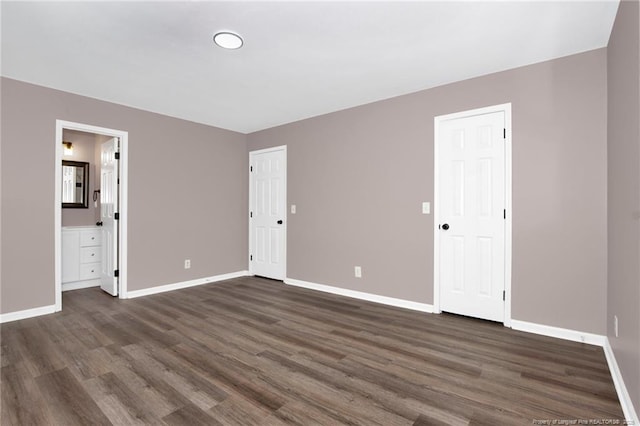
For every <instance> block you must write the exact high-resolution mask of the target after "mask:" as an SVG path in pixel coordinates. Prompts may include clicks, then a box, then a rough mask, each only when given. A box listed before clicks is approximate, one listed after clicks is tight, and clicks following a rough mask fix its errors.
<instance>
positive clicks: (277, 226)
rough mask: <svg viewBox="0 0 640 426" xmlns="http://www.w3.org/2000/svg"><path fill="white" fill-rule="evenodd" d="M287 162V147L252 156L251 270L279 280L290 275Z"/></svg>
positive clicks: (252, 153)
mask: <svg viewBox="0 0 640 426" xmlns="http://www.w3.org/2000/svg"><path fill="white" fill-rule="evenodd" d="M286 159H287V157H286V149H285V147H280V148H276V149H272V150H262V151H254V152H251V153H250V154H249V160H250V173H249V174H250V189H249V192H250V206H249V209H250V212H249V238H250V244H249V251H250V252H249V270H250V272H251V273H252V274H254V275H260V276H263V277H268V278H273V279H277V280H283V279H284V278H285V275H286V242H287V240H286V238H287V237H286V226H287V224H286V218H287V217H286V216H287V214H286V208H287V200H286V187H287V186H286V167H287V166H286Z"/></svg>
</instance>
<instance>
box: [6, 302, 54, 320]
mask: <svg viewBox="0 0 640 426" xmlns="http://www.w3.org/2000/svg"><path fill="white" fill-rule="evenodd" d="M55 311H56V305H49V306H40V307H38V308H32V309H25V310H24V311H16V312H9V313H6V314H0V324H2V323H5V322H10V321H18V320H22V319H27V318H33V317H38V316H40V315H47V314H52V313H54V312H55Z"/></svg>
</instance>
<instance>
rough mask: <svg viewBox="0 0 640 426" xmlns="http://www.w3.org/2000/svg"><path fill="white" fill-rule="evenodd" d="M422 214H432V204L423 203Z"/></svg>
mask: <svg viewBox="0 0 640 426" xmlns="http://www.w3.org/2000/svg"><path fill="white" fill-rule="evenodd" d="M422 214H431V203H430V202H428V201H425V202H424V203H422Z"/></svg>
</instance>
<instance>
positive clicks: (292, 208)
mask: <svg viewBox="0 0 640 426" xmlns="http://www.w3.org/2000/svg"><path fill="white" fill-rule="evenodd" d="M291 214H296V205H295V204H291Z"/></svg>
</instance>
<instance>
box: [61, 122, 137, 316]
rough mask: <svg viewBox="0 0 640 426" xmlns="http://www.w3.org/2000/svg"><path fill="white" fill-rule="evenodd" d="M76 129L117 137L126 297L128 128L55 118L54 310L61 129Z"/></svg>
mask: <svg viewBox="0 0 640 426" xmlns="http://www.w3.org/2000/svg"><path fill="white" fill-rule="evenodd" d="M65 129H66V130H77V131H81V132H87V133H96V134H100V135H105V136H111V137H117V138H120V211H119V213H120V220H119V221H118V226H119V227H120V229H119V232H120V250H119V256H118V269H119V271H120V276H119V283H120V296H119V297H120V298H121V299H126V298H127V270H128V268H127V223H128V215H127V208H128V202H127V200H128V185H127V183H128V181H129V180H128V163H129V155H128V148H129V132H125V131H122V130H114V129H107V128H104V127H98V126H92V125H89V124H82V123H74V122H71V121H65V120H56V138H55V139H56V140H55V143H56V146H55V158H56V159H55V167H54V173H55V176H54V185H55V187H54V194H55V196H54V203H55V208H54V275H55V277H54V280H55V311H56V312H58V311H61V310H62V245H61V244H62V132H63V131H64V130H65Z"/></svg>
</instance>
